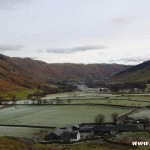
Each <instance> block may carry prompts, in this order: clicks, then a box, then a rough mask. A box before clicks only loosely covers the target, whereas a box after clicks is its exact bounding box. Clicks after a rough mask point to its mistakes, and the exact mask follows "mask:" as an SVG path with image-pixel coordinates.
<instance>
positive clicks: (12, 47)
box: [0, 44, 24, 51]
mask: <svg viewBox="0 0 150 150" xmlns="http://www.w3.org/2000/svg"><path fill="white" fill-rule="evenodd" d="M23 47H24V46H22V45H5V44H3V45H0V51H17V50H20V49H21V48H23Z"/></svg>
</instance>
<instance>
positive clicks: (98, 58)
mask: <svg viewBox="0 0 150 150" xmlns="http://www.w3.org/2000/svg"><path fill="white" fill-rule="evenodd" d="M0 53H2V54H4V55H7V56H11V57H23V58H24V57H30V58H32V59H35V60H42V61H45V62H47V63H84V64H89V63H118V64H131V65H135V64H139V63H141V62H143V61H146V60H150V0H0Z"/></svg>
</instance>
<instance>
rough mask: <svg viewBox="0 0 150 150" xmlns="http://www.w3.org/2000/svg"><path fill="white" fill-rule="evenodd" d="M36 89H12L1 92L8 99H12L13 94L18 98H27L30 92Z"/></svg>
mask: <svg viewBox="0 0 150 150" xmlns="http://www.w3.org/2000/svg"><path fill="white" fill-rule="evenodd" d="M35 91H36V89H28V90H23V91H11V92H6V93H0V95H1V96H3V97H4V98H5V99H6V100H10V99H11V98H12V96H16V98H17V99H19V100H20V99H26V98H27V96H28V95H29V94H33V93H34V92H35Z"/></svg>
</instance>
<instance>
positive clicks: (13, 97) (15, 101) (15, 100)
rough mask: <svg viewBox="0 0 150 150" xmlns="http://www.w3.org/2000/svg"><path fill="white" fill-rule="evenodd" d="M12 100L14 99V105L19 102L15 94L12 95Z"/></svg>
mask: <svg viewBox="0 0 150 150" xmlns="http://www.w3.org/2000/svg"><path fill="white" fill-rule="evenodd" d="M11 100H12V104H13V105H16V104H17V98H16V96H15V95H13V96H12V97H11Z"/></svg>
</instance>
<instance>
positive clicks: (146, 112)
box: [130, 108, 150, 119]
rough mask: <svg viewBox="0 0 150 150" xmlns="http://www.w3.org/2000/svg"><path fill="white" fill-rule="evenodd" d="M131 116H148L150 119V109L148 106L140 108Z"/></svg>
mask: <svg viewBox="0 0 150 150" xmlns="http://www.w3.org/2000/svg"><path fill="white" fill-rule="evenodd" d="M130 117H133V118H144V117H148V118H149V119H150V109H148V108H143V109H139V110H137V111H135V112H134V113H132V114H131V115H130Z"/></svg>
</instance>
